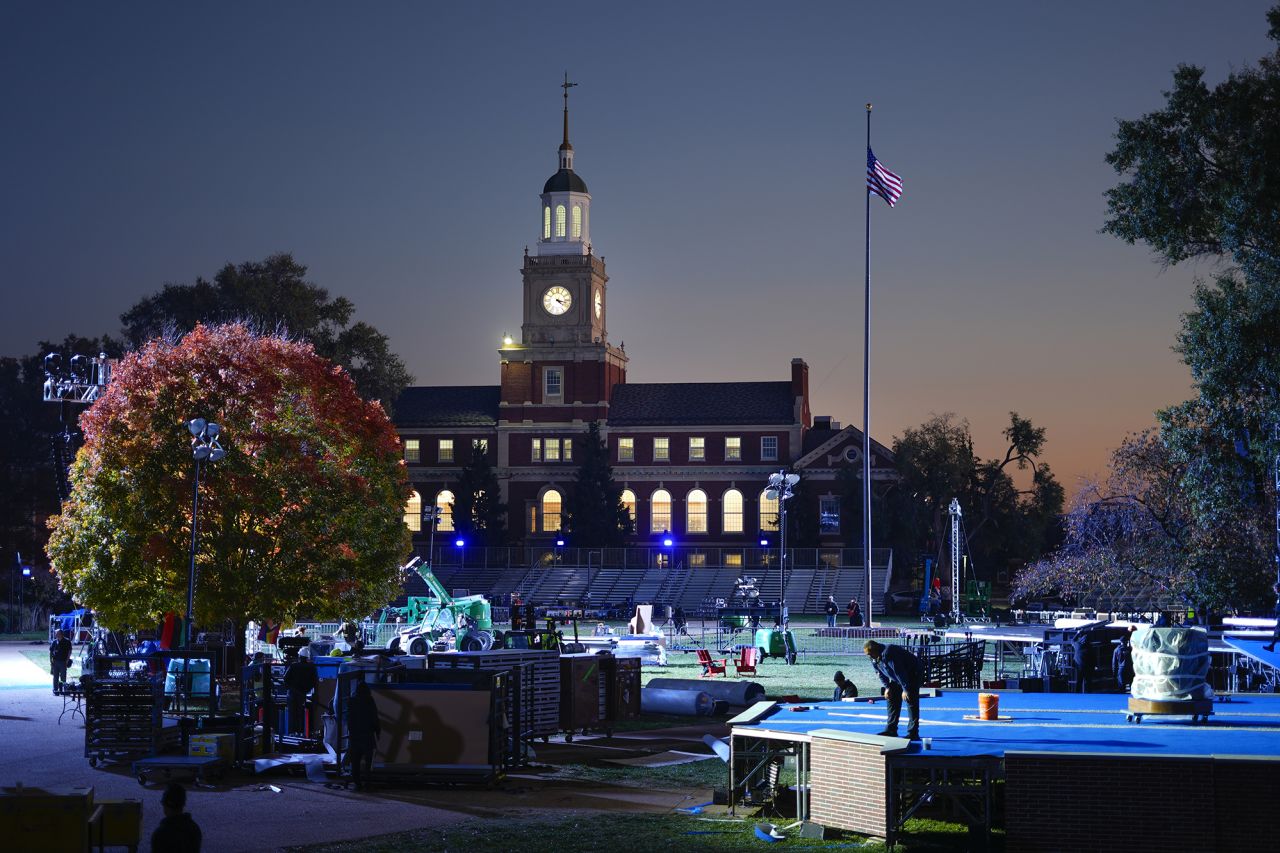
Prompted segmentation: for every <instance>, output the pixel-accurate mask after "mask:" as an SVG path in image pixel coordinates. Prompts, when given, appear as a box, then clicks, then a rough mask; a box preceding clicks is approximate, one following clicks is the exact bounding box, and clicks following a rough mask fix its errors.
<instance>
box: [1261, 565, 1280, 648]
mask: <svg viewBox="0 0 1280 853" xmlns="http://www.w3.org/2000/svg"><path fill="white" fill-rule="evenodd" d="M1271 588H1272V589H1273V590H1275V593H1276V609H1275V614H1276V627H1275V628H1273V629H1271V642H1269V643H1267V644H1266V645H1265V646H1263V648H1264V649H1266V650H1267V651H1269V652H1274V651H1275V650H1276V641H1278V640H1280V581H1276V582H1275V583H1274V584H1273V585H1272V586H1271Z"/></svg>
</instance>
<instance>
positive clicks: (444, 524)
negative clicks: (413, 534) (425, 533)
mask: <svg viewBox="0 0 1280 853" xmlns="http://www.w3.org/2000/svg"><path fill="white" fill-rule="evenodd" d="M436 509H438V510H440V520H439V521H437V522H436V530H453V492H451V491H449V490H448V489H441V490H440V493H439V494H437V495H436Z"/></svg>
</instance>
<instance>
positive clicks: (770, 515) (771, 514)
mask: <svg viewBox="0 0 1280 853" xmlns="http://www.w3.org/2000/svg"><path fill="white" fill-rule="evenodd" d="M760 529H761V530H764V531H768V532H776V531H777V530H778V499H777V498H776V497H775V498H769V497H765V493H764V492H761V493H760Z"/></svg>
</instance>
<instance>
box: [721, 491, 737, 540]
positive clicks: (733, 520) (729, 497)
mask: <svg viewBox="0 0 1280 853" xmlns="http://www.w3.org/2000/svg"><path fill="white" fill-rule="evenodd" d="M720 503H721V506H722V507H723V510H722V512H721V519H720V530H721V532H723V533H741V532H742V492H740V491H738V490H737V489H730V490H729V491H727V492H725V493H724V497H723V498H721V499H720Z"/></svg>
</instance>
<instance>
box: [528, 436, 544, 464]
mask: <svg viewBox="0 0 1280 853" xmlns="http://www.w3.org/2000/svg"><path fill="white" fill-rule="evenodd" d="M529 458H530V459H531V460H532V461H534V462H541V461H542V439H540V438H535V439H534V440H533V444H532V445H531V447H530V449H529Z"/></svg>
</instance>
